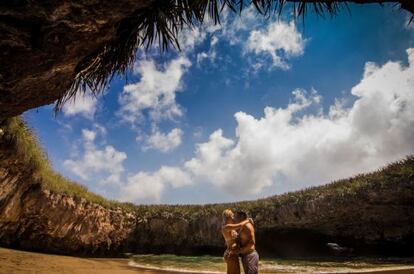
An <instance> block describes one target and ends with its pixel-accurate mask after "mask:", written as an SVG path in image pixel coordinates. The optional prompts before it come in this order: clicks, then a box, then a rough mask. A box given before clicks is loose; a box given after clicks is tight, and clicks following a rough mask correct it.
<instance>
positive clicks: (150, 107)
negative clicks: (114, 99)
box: [119, 56, 191, 124]
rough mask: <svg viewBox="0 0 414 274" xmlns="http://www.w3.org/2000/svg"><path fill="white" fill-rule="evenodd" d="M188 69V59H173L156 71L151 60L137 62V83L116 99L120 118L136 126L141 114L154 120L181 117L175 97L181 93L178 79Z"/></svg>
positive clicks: (126, 87) (141, 117)
mask: <svg viewBox="0 0 414 274" xmlns="http://www.w3.org/2000/svg"><path fill="white" fill-rule="evenodd" d="M190 66H191V62H190V60H189V59H188V58H186V57H184V56H179V57H177V58H176V59H173V60H172V61H170V62H169V63H166V64H164V65H163V66H162V67H161V68H157V66H156V65H155V62H154V61H153V60H146V61H140V62H138V63H137V65H136V72H137V74H139V75H140V80H139V81H138V82H137V83H135V84H129V85H126V86H124V90H123V92H122V94H121V95H120V97H119V103H120V105H121V108H120V112H119V114H120V116H121V117H122V119H124V120H125V121H128V122H130V123H132V124H136V123H139V122H140V121H142V119H143V115H144V114H143V112H144V111H148V112H149V115H150V117H151V120H153V121H160V120H162V119H174V118H175V117H179V116H181V115H182V110H181V107H180V106H179V105H178V104H177V102H176V100H175V97H176V93H177V92H180V91H181V90H182V87H183V86H182V81H181V79H182V77H183V75H184V73H185V72H186V71H187V69H188V68H189V67H190Z"/></svg>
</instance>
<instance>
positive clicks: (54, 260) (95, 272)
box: [0, 247, 414, 274]
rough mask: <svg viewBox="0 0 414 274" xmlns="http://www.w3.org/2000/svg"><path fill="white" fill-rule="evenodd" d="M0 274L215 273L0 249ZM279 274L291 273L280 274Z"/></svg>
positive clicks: (405, 270) (356, 273) (403, 270)
mask: <svg viewBox="0 0 414 274" xmlns="http://www.w3.org/2000/svg"><path fill="white" fill-rule="evenodd" d="M0 273H9V274H22V273H50V274H51V273H59V274H65V273H73V274H133V273H135V274H137V273H145V274H172V273H186V274H188V273H198V274H217V273H220V272H217V271H192V270H178V269H174V268H157V267H148V266H146V265H140V264H137V263H134V262H133V261H131V260H129V259H122V258H81V257H72V256H64V255H52V254H44V253H36V252H29V251H21V250H14V249H8V248H2V247H0ZM279 273H294V272H288V271H280V272H279ZM312 273H319V274H328V273H336V274H345V273H353V274H362V273H372V274H373V273H377V274H414V265H413V266H396V267H378V268H371V269H355V270H349V271H348V270H346V271H334V270H333V271H317V272H312ZM275 274H276V273H275Z"/></svg>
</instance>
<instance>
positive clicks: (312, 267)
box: [130, 254, 412, 273]
mask: <svg viewBox="0 0 414 274" xmlns="http://www.w3.org/2000/svg"><path fill="white" fill-rule="evenodd" d="M130 265H131V266H136V267H140V268H146V269H152V270H163V271H170V272H183V273H224V272H226V265H225V263H224V260H223V258H222V257H216V256H176V255H168V254H164V255H152V254H148V255H133V256H131V262H130ZM408 267H412V265H411V266H410V265H409V264H407V263H400V262H384V260H380V259H378V260H376V259H353V260H346V259H335V260H329V259H328V260H327V259H323V260H322V259H320V260H318V259H312V260H287V259H270V258H261V259H260V264H259V268H260V273H349V272H358V271H364V270H385V269H404V268H408Z"/></svg>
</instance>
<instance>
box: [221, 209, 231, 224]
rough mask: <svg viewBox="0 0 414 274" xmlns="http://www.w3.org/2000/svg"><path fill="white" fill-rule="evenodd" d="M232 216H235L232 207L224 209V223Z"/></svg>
mask: <svg viewBox="0 0 414 274" xmlns="http://www.w3.org/2000/svg"><path fill="white" fill-rule="evenodd" d="M232 217H233V211H231V209H225V210H223V223H226V222H227V220H229V219H231V218H232Z"/></svg>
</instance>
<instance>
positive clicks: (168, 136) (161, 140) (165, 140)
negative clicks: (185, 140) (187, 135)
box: [144, 128, 183, 152]
mask: <svg viewBox="0 0 414 274" xmlns="http://www.w3.org/2000/svg"><path fill="white" fill-rule="evenodd" d="M182 136H183V131H182V130H181V129H179V128H174V129H172V130H171V131H170V132H168V133H162V132H160V131H158V130H156V131H155V132H153V134H152V135H151V136H149V138H148V139H147V141H146V145H145V146H144V150H147V149H156V150H159V151H161V152H170V151H171V150H173V149H174V148H176V147H178V146H179V145H180V144H181V138H182Z"/></svg>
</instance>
